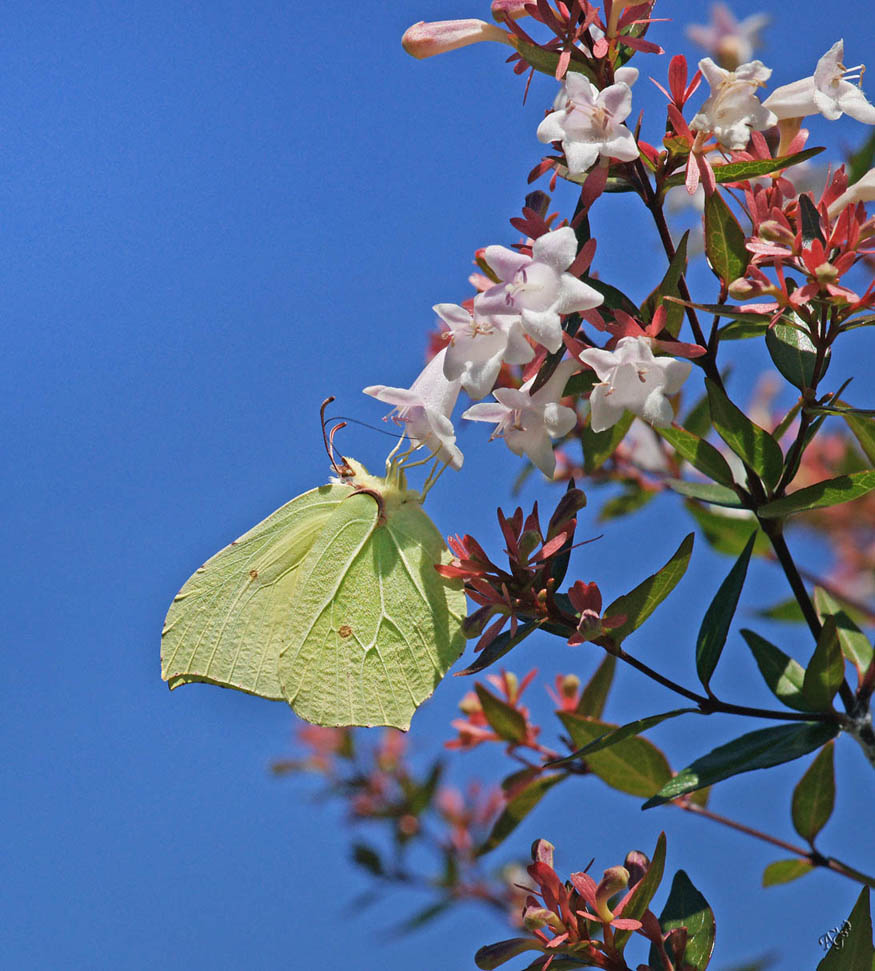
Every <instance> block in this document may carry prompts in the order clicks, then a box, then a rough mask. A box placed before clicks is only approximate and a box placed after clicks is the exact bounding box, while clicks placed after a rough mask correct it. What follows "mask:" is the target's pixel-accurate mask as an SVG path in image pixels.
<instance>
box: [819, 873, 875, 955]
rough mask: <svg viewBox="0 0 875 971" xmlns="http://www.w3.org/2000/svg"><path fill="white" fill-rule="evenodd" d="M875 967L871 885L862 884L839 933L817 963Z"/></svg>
mask: <svg viewBox="0 0 875 971" xmlns="http://www.w3.org/2000/svg"><path fill="white" fill-rule="evenodd" d="M858 969H859V971H870V969H872V971H875V947H873V945H872V914H871V911H870V909H869V888H868V887H863V889H862V890H861V891H860V896H859V897H857V902H856V903H855V904H854V909H853V910H852V911H851V913H850V914H849V915H848V919H847V920H846V921H845V922H844V925H843V926H842V927H841V932H840V934H839V935H838V936H837V937H836V938H835V942H834V943H833V944H832V945H831V946H830V948H829V950H828V951H827V952H826V957H824V959H823V960H822V961H821V962H820V964H818V966H817V971H858Z"/></svg>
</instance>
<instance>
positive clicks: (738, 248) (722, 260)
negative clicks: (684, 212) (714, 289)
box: [705, 192, 750, 292]
mask: <svg viewBox="0 0 875 971" xmlns="http://www.w3.org/2000/svg"><path fill="white" fill-rule="evenodd" d="M746 241H747V240H746V237H745V233H744V230H743V229H742V228H741V226H740V225H739V224H738V220H737V219H736V218H735V216H734V215H733V212H732V210H731V209H730V208H729V206H728V205H727V204H726V201H725V200H724V198H723V196H722V195H721V194H720V193H719V192H712V193H711V195H706V196H705V255H706V256H707V257H708V263H709V264H710V266H711V269H712V270H713V271H714V273H715V274H716V275H717V277H718V279H719V280H720V282H721V283H722V284H723V286H724V288H725V287H728V286H729V284H730V283H732V281H733V280H737V279H738V278H739V277H740V276H744V272H745V270H746V269H747V264H748V261H749V260H750V253H749V252H748V250H747V248H746V246H745V243H746ZM724 292H725V290H724Z"/></svg>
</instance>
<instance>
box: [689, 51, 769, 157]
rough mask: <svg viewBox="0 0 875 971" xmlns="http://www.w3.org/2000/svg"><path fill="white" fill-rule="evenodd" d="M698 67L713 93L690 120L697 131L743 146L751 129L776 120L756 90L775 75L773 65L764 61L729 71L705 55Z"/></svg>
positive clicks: (748, 138) (756, 129) (764, 126)
mask: <svg viewBox="0 0 875 971" xmlns="http://www.w3.org/2000/svg"><path fill="white" fill-rule="evenodd" d="M699 69H700V70H701V72H702V74H704V75H705V80H706V81H707V82H708V84H710V85H711V94H710V95H709V96H708V99H707V100H706V101H705V103H704V104H703V105H702V107H701V108H700V109H699V112H698V114H697V115H696V116H695V118H693V120H692V121H691V122H690V128H692V129H693V130H694V131H701V132H711V133H712V134H713V135H714V137H715V138H716V139H717V141H718V142H720V144H721V145H724V146H725V147H726V148H731V149H735V150H741V149H743V148H745V147H746V146H747V143H748V142H749V141H750V133H751V129H753V130H754V131H762V130H763V129H764V128H769V127H770V126H771V125H774V124H775V123H776V122H777V120H778V119H777V118H776V117H775V115H774V114H772V112H771V111H770V110H769V109H768V108H766V107H765V105H762V104H760V102H759V100H758V99H757V97H756V94H755V93H754V92H755V91H756V89H757V88H759V87H761V86H762V85H763V84H764V83H765V82H766V81H768V79H769V78H770V77H771V75H772V69H771V68H769V67H766V66H765V65H764V64H763V63H762V62H761V61H751V62H750V63H748V64H742V65H741V66H740V67H739V68H737V69H736V70H735V71H727V70H726V69H725V68H722V67H718V66H717V65H716V64H715V63H714V62H713V61H712V60H711V58H710V57H705V58H703V59H702V60H701V61H699Z"/></svg>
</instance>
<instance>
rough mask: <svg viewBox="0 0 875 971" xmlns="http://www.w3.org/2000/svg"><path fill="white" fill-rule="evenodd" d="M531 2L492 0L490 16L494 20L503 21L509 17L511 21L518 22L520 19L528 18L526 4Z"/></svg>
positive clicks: (525, 0)
mask: <svg viewBox="0 0 875 971" xmlns="http://www.w3.org/2000/svg"><path fill="white" fill-rule="evenodd" d="M531 2H532V0H492V16H493V17H494V18H495V19H496V20H504V18H505V17H510V19H511V20H519V19H520V17H528V16H529V12H528V10H526V4H527V3H531Z"/></svg>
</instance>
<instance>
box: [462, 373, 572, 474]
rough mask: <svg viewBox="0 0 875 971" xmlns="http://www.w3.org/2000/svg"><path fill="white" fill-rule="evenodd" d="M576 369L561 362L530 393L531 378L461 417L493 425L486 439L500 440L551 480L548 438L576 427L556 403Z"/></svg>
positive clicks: (568, 412) (552, 458) (553, 462)
mask: <svg viewBox="0 0 875 971" xmlns="http://www.w3.org/2000/svg"><path fill="white" fill-rule="evenodd" d="M576 369H577V362H576V361H563V362H562V363H561V364H560V365H559V366H558V367H557V368H556V370H555V371H554V372H553V374H552V375H551V376H550V380H549V381H547V383H546V384H545V385H544V386H543V387H542V388H541V389H540V390H538V391H536V392H535V393H534V394H531V392H530V389H531V387H532V384H533V383H534V381H535V379H534V378H531V379H530V380H528V381H526V383H525V384H524V385H523V386H522V387H520V388H498V389H497V390H496V391H493V393H492V394H493V397H494V398H495V399H496V403H495V404H493V403H491V402H484V403H483V404H479V405H472V406H471V407H470V408H469V409H468V410H467V411H465V412H463V413H462V417H463V418H468V419H470V420H471V421H489V422H494V423H495V426H496V427H495V431H494V432H493V433H492V435H491V436H490V440H491V439H494V438H503V439H504V440H505V442H506V443H507V447H508V448H509V449H510V450H511V451H512V452H513V453H514V454H515V455H525V456H526V457H527V458H529V459H530V460H531V462H532V464H533V465H536V466H537V467H538V468H539V469H540V470H541V471H542V472H543V473H544V475H546V476H547V477H548V478H551V479H552V478H553V472H554V470H555V469H556V458H555V456H554V455H553V445H552V443H551V439H553V438H561V437H562V436H563V435H567V434H568V433H569V432H570V431H571V430H572V428H574V426H575V425H576V424H577V413H576V412H575V411H574V410H573V409H571V408H566V407H565V406H564V405H561V404H559V399H560V398H561V397H562V391H563V390H564V388H565V385H566V383H567V382H568V378H569V377H570V376H571V374H572V372H573V371H575V370H576Z"/></svg>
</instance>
